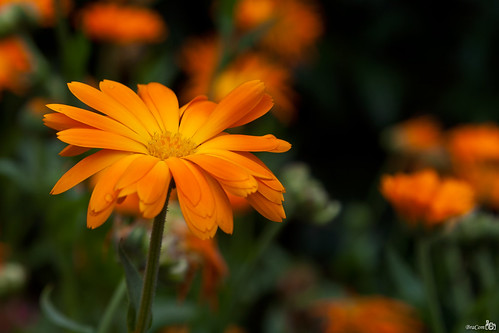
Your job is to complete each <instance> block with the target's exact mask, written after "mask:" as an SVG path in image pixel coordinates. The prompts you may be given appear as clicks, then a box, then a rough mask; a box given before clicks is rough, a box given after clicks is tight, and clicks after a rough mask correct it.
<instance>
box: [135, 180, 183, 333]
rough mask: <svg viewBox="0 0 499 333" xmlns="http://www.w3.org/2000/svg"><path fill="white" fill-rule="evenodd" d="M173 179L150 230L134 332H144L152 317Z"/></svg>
mask: <svg viewBox="0 0 499 333" xmlns="http://www.w3.org/2000/svg"><path fill="white" fill-rule="evenodd" d="M173 186H174V185H173V181H172V182H171V184H170V186H169V188H168V194H167V195H166V201H165V204H164V206H163V209H162V210H161V212H160V213H159V214H158V215H157V216H156V217H155V218H154V222H153V225H152V231H151V242H150V243H149V252H148V254H147V261H146V271H145V274H144V284H143V286H142V294H141V296H140V306H139V310H138V314H137V325H136V327H135V333H144V332H146V330H147V329H148V328H149V326H150V323H151V319H152V313H151V310H152V302H153V299H154V293H155V290H156V282H157V280H158V271H159V257H160V254H161V242H162V240H163V232H164V228H165V222H166V212H167V211H168V201H169V199H170V193H171V191H172V188H173Z"/></svg>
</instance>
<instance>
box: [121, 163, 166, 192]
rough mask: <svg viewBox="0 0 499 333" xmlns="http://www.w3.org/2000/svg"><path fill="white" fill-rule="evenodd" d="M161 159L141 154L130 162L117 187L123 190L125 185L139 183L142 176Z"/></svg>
mask: <svg viewBox="0 0 499 333" xmlns="http://www.w3.org/2000/svg"><path fill="white" fill-rule="evenodd" d="M158 161H159V160H158V159H157V158H156V157H153V156H150V155H140V156H139V157H138V158H137V159H136V160H135V161H133V163H131V164H130V166H129V167H128V169H127V170H126V172H125V173H124V174H123V176H122V177H121V178H120V180H119V181H118V182H117V183H116V189H117V190H121V189H123V188H125V187H129V186H130V185H132V184H134V183H137V182H138V181H139V180H140V179H141V178H142V177H144V176H145V175H147V173H148V172H149V171H150V170H151V169H152V168H153V167H154V166H155V165H156V163H157V162H158Z"/></svg>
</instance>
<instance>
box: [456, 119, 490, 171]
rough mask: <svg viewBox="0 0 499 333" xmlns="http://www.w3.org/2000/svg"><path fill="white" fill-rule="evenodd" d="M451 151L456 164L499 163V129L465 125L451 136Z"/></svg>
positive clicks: (487, 125)
mask: <svg viewBox="0 0 499 333" xmlns="http://www.w3.org/2000/svg"><path fill="white" fill-rule="evenodd" d="M449 151H450V153H451V156H452V158H453V160H454V161H455V162H456V163H463V162H464V163H467V162H482V161H499V127H498V126H497V125H495V124H482V125H465V126H461V127H458V128H456V129H454V130H452V131H451V132H450V134H449Z"/></svg>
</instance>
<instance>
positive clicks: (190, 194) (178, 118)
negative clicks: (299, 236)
mask: <svg viewBox="0 0 499 333" xmlns="http://www.w3.org/2000/svg"><path fill="white" fill-rule="evenodd" d="M68 86H69V89H70V90H71V92H72V93H73V94H74V95H75V96H76V97H77V98H78V99H80V100H81V101H82V102H83V103H85V104H87V105H88V106H90V107H92V108H94V109H96V110H98V111H100V112H102V114H99V113H96V112H91V111H87V110H84V109H80V108H77V107H73V106H68V105H61V104H51V105H48V107H49V108H50V109H52V110H54V111H56V113H50V114H46V115H45V118H44V121H45V124H46V125H47V126H49V127H52V128H54V129H56V130H58V131H59V132H58V133H57V136H58V138H59V139H60V140H61V141H63V142H65V143H68V144H69V146H68V147H66V148H65V149H64V150H63V151H62V152H61V155H63V156H72V155H78V154H81V153H82V152H84V151H85V150H88V149H91V148H97V149H100V150H99V151H97V152H96V153H94V154H91V155H90V156H88V157H86V158H84V159H83V160H81V161H80V162H79V163H78V164H76V165H75V166H74V167H73V168H71V169H70V170H69V171H68V172H66V174H64V175H63V176H62V177H61V179H60V180H59V181H58V182H57V184H56V185H55V186H54V188H53V189H52V192H51V193H52V194H58V193H61V192H64V191H66V190H68V189H70V188H72V187H73V186H75V185H77V184H78V183H80V182H81V181H83V180H85V179H87V178H88V177H90V176H92V175H93V174H95V173H97V172H99V171H101V170H104V169H105V171H104V172H105V173H104V174H103V175H102V177H101V178H100V179H99V180H98V182H97V184H96V186H95V188H94V190H93V193H92V196H91V198H90V203H89V207H88V214H87V225H88V226H89V227H90V228H96V227H98V226H100V225H101V224H102V223H104V222H105V221H106V219H107V218H108V217H109V215H110V214H111V213H112V211H113V209H114V206H115V205H116V203H117V201H121V200H123V198H125V197H126V196H128V195H131V194H134V193H136V194H137V195H138V197H139V200H140V212H141V214H142V216H143V217H144V218H153V217H155V216H156V215H157V214H158V213H159V212H160V211H161V209H162V207H163V204H164V202H165V199H166V195H167V191H168V187H169V184H170V181H175V185H176V188H177V197H178V200H179V203H180V208H181V209H182V212H183V214H184V217H185V220H186V222H187V225H188V226H189V228H190V230H191V231H192V232H193V233H194V234H195V235H197V236H198V237H200V238H209V237H213V235H214V234H215V232H216V230H217V228H218V227H220V228H221V229H222V230H223V231H225V232H227V233H232V230H233V218H232V209H231V207H230V203H229V199H228V198H227V195H226V194H225V191H228V192H230V193H232V194H235V195H238V196H242V197H245V198H246V199H247V200H248V202H249V203H250V204H251V205H252V206H253V207H254V208H255V209H256V210H257V211H258V212H260V213H261V214H262V215H263V216H265V217H266V218H268V219H270V220H272V221H282V219H283V218H285V214H284V209H283V207H282V201H283V195H282V193H283V192H284V187H283V186H282V185H281V183H280V182H279V180H278V179H277V178H276V177H275V175H274V174H273V173H272V172H271V171H270V170H269V169H268V168H267V167H266V166H265V165H264V164H263V162H262V161H260V160H259V159H258V158H257V157H256V156H254V155H253V154H251V153H250V152H251V151H254V152H258V151H268V152H276V153H277V152H285V151H287V150H289V149H290V147H291V145H290V144H289V143H287V142H286V141H283V140H279V139H277V138H276V137H274V136H273V135H270V134H268V135H264V136H249V135H238V134H228V133H226V132H224V130H225V129H227V128H231V127H237V126H241V125H244V124H246V123H249V122H251V121H253V120H255V119H257V118H259V117H261V116H262V115H264V114H265V113H267V112H268V111H269V110H270V108H271V107H272V99H271V97H270V96H269V95H268V94H266V93H265V87H264V85H263V83H261V82H259V81H250V82H247V83H244V84H242V85H241V86H239V87H238V88H236V89H234V90H233V91H232V92H231V93H229V94H228V95H227V96H226V97H224V98H223V99H222V100H221V101H220V103H218V104H217V103H214V102H211V101H208V100H207V99H206V98H205V97H198V98H195V99H194V100H192V101H191V102H190V103H188V104H187V105H185V106H183V107H182V108H179V106H178V101H177V97H176V96H175V94H174V93H173V92H172V91H171V90H170V89H168V88H167V87H165V86H163V85H161V84H159V83H149V84H147V85H139V89H138V95H137V94H135V93H134V92H133V91H132V90H131V89H129V88H127V87H126V86H124V85H122V84H120V83H117V82H113V81H109V80H104V81H102V82H101V83H100V85H99V87H100V90H97V89H95V88H92V87H90V86H88V85H86V84H83V83H79V82H72V83H69V84H68ZM224 190H225V191H224Z"/></svg>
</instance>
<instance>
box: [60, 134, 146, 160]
mask: <svg viewBox="0 0 499 333" xmlns="http://www.w3.org/2000/svg"><path fill="white" fill-rule="evenodd" d="M57 137H58V138H59V140H61V141H62V142H66V143H69V144H72V145H75V146H80V147H87V148H102V149H113V150H123V151H130V152H135V153H143V154H147V149H146V147H145V146H144V145H143V144H141V143H139V142H137V141H135V140H132V139H129V138H127V137H124V136H122V135H119V134H116V133H112V132H105V131H101V130H97V129H90V128H71V129H67V130H64V131H60V132H58V133H57Z"/></svg>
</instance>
